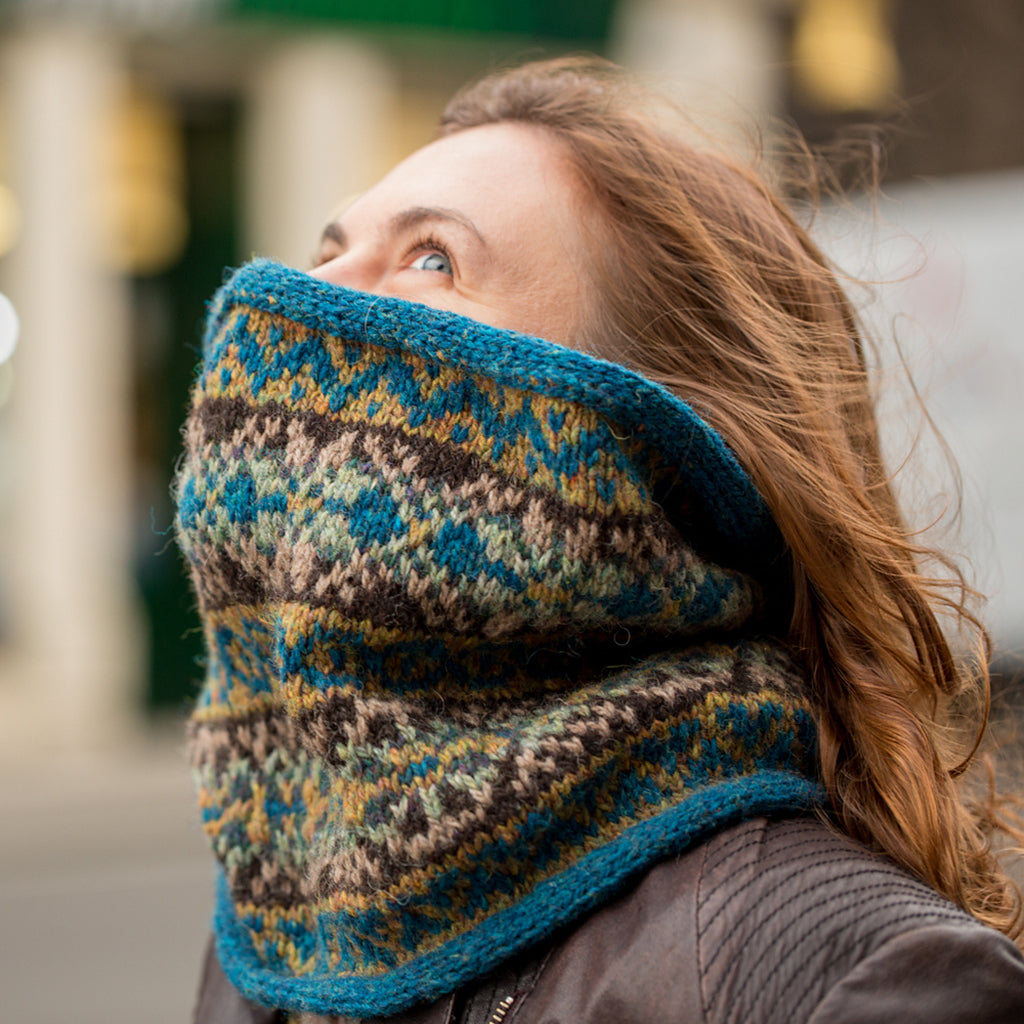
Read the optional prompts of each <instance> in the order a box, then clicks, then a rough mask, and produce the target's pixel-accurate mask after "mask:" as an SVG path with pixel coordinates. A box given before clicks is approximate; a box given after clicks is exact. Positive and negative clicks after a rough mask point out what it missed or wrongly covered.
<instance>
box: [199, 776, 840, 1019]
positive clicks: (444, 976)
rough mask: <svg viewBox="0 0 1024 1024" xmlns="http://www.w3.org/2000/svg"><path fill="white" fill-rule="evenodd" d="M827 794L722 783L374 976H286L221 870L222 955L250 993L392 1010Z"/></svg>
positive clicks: (758, 782)
mask: <svg viewBox="0 0 1024 1024" xmlns="http://www.w3.org/2000/svg"><path fill="white" fill-rule="evenodd" d="M824 803H825V793H824V790H823V789H822V787H821V786H820V785H819V784H818V783H816V782H813V781H811V780H809V779H807V778H805V777H803V776H800V775H796V774H794V773H792V772H787V771H768V772H762V773H760V774H758V775H754V776H746V777H744V778H740V779H732V780H728V781H725V782H721V783H719V784H717V785H714V786H712V787H709V788H708V789H705V790H702V791H700V792H698V793H695V794H694V795H693V796H691V797H690V798H688V799H687V800H686V801H684V802H683V803H682V804H680V805H679V806H677V807H674V808H672V809H670V810H667V811H664V812H663V813H661V814H659V815H657V816H656V817H654V818H651V819H650V820H648V821H644V822H640V823H638V824H637V825H634V826H633V827H631V828H630V829H628V830H627V831H626V832H624V833H623V834H622V835H621V836H619V837H618V838H617V839H615V840H613V841H611V842H610V843H608V844H607V845H605V846H603V847H601V848H600V849H598V850H594V851H593V852H592V853H590V854H588V855H587V856H586V857H584V858H583V859H582V860H580V861H578V862H576V863H575V864H573V865H572V866H571V867H569V868H566V870H564V871H562V872H561V873H560V874H558V875H555V876H554V877H552V878H549V879H547V880H546V881H544V882H541V883H540V884H539V885H538V886H537V888H536V889H535V890H533V892H531V893H530V894H529V895H528V896H526V897H525V898H524V899H523V900H521V901H520V902H519V903H517V904H516V905H515V906H514V907H510V908H508V909H506V910H504V911H501V912H499V913H497V914H495V915H494V916H493V917H491V918H488V919H487V920H485V921H483V922H482V923H481V924H479V925H478V926H477V927H476V928H474V929H473V930H472V931H471V932H469V933H467V934H464V935H460V936H459V937H458V938H455V939H453V940H451V941H450V942H449V943H447V944H446V945H444V946H442V947H441V948H439V949H436V950H432V951H431V952H429V953H425V954H423V955H421V956H419V957H417V958H416V959H415V960H412V961H410V962H409V963H407V964H404V965H402V966H401V967H398V968H395V969H393V970H391V971H389V972H387V973H386V974H384V975H381V976H379V977H376V978H365V977H324V976H322V975H321V976H305V977H298V978H294V977H293V978H285V977H281V976H280V975H277V974H275V973H274V972H272V971H269V970H267V969H266V968H265V967H264V966H263V963H262V961H261V960H260V959H259V957H258V955H257V953H256V951H255V949H254V948H253V945H252V942H251V940H250V939H249V937H248V935H247V934H246V932H245V929H244V928H243V926H242V925H241V924H240V923H239V922H238V920H237V918H236V916H235V910H234V904H233V902H232V900H231V894H230V892H229V891H228V888H227V884H226V882H225V880H224V877H223V874H220V873H219V874H218V881H217V899H216V910H215V914H214V930H215V935H216V942H217V953H218V957H219V959H220V962H221V965H222V967H223V969H224V972H225V974H226V975H227V977H228V978H229V979H230V981H231V983H232V984H233V985H234V986H235V987H236V988H237V989H238V990H239V991H240V992H242V993H243V994H244V995H245V996H246V997H247V998H249V999H251V1000H252V1001H253V1002H256V1003H260V1004H263V1005H265V1006H271V1007H275V1008H284V1009H288V1010H300V1011H305V1012H308V1013H319V1014H344V1015H347V1016H352V1017H379V1016H388V1015H391V1014H395V1013H398V1012H399V1011H402V1010H405V1009H408V1008H409V1007H411V1006H414V1005H416V1004H417V1003H424V1002H430V1001H433V1000H435V999H438V998H440V997H441V996H443V995H445V994H447V993H449V992H452V991H454V990H456V989H457V988H459V987H460V986H462V985H464V984H466V983H467V982H469V981H471V980H472V979H474V978H478V977H481V976H482V975H484V974H486V973H487V972H488V971H490V970H492V969H493V968H495V967H497V966H498V965H499V964H501V963H502V962H504V961H505V960H507V959H509V958H510V957H512V956H514V955H515V954H516V953H519V952H521V951H523V950H525V949H527V948H529V947H530V946H532V945H535V944H536V943H538V942H540V941H541V940H543V939H545V938H547V937H548V936H550V935H551V934H553V933H554V932H555V931H556V930H557V929H558V928H560V927H562V926H563V925H566V924H569V923H571V922H572V921H575V920H577V919H578V918H580V917H581V916H582V915H584V914H586V913H587V912H589V911H591V910H593V909H595V908H596V907H599V906H600V905H601V904H602V903H606V902H608V901H609V900H610V899H611V898H612V897H614V896H615V894H616V893H617V892H618V891H619V890H620V889H622V888H624V887H625V886H626V885H627V884H628V883H629V882H630V881H632V880H633V879H634V878H636V877H637V876H638V875H640V874H641V873H642V872H643V871H645V870H646V869H648V868H650V867H652V866H653V865H654V864H655V863H657V862H658V861H660V860H664V859H665V858H666V857H670V856H673V855H677V854H679V853H682V852H683V851H684V850H686V849H687V848H688V847H690V846H692V845H694V844H695V843H696V842H698V841H700V840H702V839H704V838H707V837H708V836H710V835H711V834H713V833H714V832H716V831H719V830H720V829H722V828H724V827H726V826H728V825H730V824H733V823H734V822H737V821H741V820H743V819H746V818H750V817H753V816H755V815H758V814H776V815H786V814H792V813H795V812H801V811H803V812H806V811H809V810H811V809H813V808H815V807H818V806H823V805H824Z"/></svg>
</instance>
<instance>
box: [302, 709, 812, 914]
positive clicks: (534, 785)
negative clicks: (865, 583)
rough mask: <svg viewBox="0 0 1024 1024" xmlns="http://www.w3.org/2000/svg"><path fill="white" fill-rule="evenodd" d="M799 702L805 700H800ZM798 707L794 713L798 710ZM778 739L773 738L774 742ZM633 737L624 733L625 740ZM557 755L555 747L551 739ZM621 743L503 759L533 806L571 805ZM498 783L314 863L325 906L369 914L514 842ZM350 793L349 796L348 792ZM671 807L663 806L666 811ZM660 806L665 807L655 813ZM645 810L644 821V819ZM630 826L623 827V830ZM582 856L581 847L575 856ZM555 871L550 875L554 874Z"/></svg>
mask: <svg viewBox="0 0 1024 1024" xmlns="http://www.w3.org/2000/svg"><path fill="white" fill-rule="evenodd" d="M782 696H783V694H781V693H780V692H779V691H776V690H770V691H767V692H761V693H754V694H751V695H750V698H751V700H753V701H757V700H762V701H763V700H779V699H781V698H782ZM798 707H799V705H798ZM714 713H715V701H714V700H713V699H712V695H708V697H706V698H705V701H704V702H703V704H700V705H698V706H697V707H696V708H694V710H693V715H692V717H694V718H698V719H702V720H704V721H705V723H706V724H711V722H712V720H713V717H714ZM792 713H793V712H792V710H790V711H789V712H788V715H789V718H790V719H791V717H792ZM671 724H674V723H666V722H663V721H659V722H655V723H653V724H652V725H651V726H650V727H649V728H647V729H645V730H643V731H642V732H640V733H637V734H636V735H635V736H631V737H629V738H628V739H629V740H630V741H633V740H636V741H643V740H644V739H648V738H651V737H654V736H657V735H658V733H659V732H661V731H662V730H664V729H665V728H667V727H669V726H670V725H671ZM769 739H770V738H766V740H765V742H766V743H767V742H768V741H769ZM625 741H626V738H625V737H621V738H620V742H625ZM719 741H720V743H721V744H722V747H723V750H724V751H725V752H727V753H732V754H733V755H734V756H735V757H736V758H737V759H746V760H750V759H751V756H752V755H751V752H750V750H749V749H748V748H747V747H746V745H745V744H744V743H743V742H742V741H741V740H736V741H735V743H733V744H730V743H729V741H728V740H727V739H726V738H725V737H720V738H719ZM548 753H549V754H553V753H555V751H554V750H553V749H551V747H550V745H549V749H548ZM620 754H621V750H620V749H619V746H618V745H617V744H616V745H612V746H609V747H608V748H607V749H605V750H603V751H602V752H600V753H599V754H597V755H595V756H593V757H592V758H590V759H589V760H587V761H586V762H585V763H583V764H581V765H580V766H579V767H578V769H577V771H575V772H569V773H567V772H565V771H563V770H560V769H559V767H558V766H557V764H553V763H552V761H553V760H554V758H550V759H545V758H538V759H537V760H536V761H535V762H534V764H533V765H532V766H529V763H528V762H524V761H523V760H522V759H519V758H514V757H513V758H509V759H507V760H506V762H505V763H504V764H503V765H502V769H503V771H508V772H509V773H510V774H512V773H515V776H516V781H518V782H522V783H523V797H522V801H521V803H520V804H519V807H520V808H522V807H529V808H530V809H531V810H533V809H536V810H547V809H551V810H554V811H556V812H557V811H558V810H560V809H562V808H565V807H566V805H565V797H566V795H567V794H568V793H569V792H570V791H571V789H572V788H573V787H574V786H575V785H577V784H578V783H580V782H584V781H586V780H587V779H589V778H592V777H593V775H594V773H596V772H598V771H599V770H600V769H601V768H602V767H603V766H604V765H606V764H607V763H609V762H610V761H614V760H615V758H617V757H618V756H620ZM528 766H529V767H536V768H538V769H539V770H540V772H541V773H542V775H543V781H541V780H540V779H537V780H535V779H532V778H528V777H525V776H524V772H523V769H524V768H527V769H528ZM648 771H649V776H650V778H651V779H652V781H654V782H655V783H656V784H657V785H658V786H659V787H662V788H666V789H668V790H670V791H672V790H673V789H679V781H680V776H678V775H677V774H672V773H668V772H666V771H665V770H663V769H661V768H660V767H657V766H649V767H648ZM493 789H494V787H493V785H492V786H490V787H487V788H486V790H485V791H484V792H483V793H482V799H481V803H480V806H479V807H474V808H471V809H470V810H468V811H466V812H464V813H462V814H460V815H453V816H450V817H448V818H446V819H444V821H437V822H431V827H430V829H429V830H428V832H427V833H424V834H421V835H419V836H415V837H412V838H411V839H409V840H407V841H405V842H403V841H402V840H401V838H400V837H398V836H394V837H392V838H391V839H390V840H389V841H388V842H387V843H386V844H385V845H384V846H383V847H378V848H376V849H374V848H372V847H367V846H366V845H365V844H363V843H360V844H359V845H358V847H356V848H355V849H353V848H352V847H351V846H350V845H349V844H346V849H345V851H344V856H342V857H334V858H331V857H328V858H325V859H323V860H321V861H319V862H316V861H314V862H311V864H310V870H311V872H313V874H314V877H316V878H318V880H319V885H318V887H317V888H318V891H319V892H320V893H321V894H322V899H323V904H322V905H323V906H324V907H325V909H328V910H330V911H338V910H340V911H345V912H353V913H362V912H364V911H366V910H368V909H370V908H374V907H376V908H379V909H383V908H385V907H386V906H388V905H389V904H390V905H393V902H394V901H396V900H404V899H407V898H408V896H409V895H410V894H413V893H417V892H423V891H425V889H426V888H427V887H428V886H429V885H430V884H431V883H432V881H433V879H434V878H435V877H436V876H437V875H439V874H443V873H444V872H446V871H448V870H451V869H452V868H460V867H463V868H468V867H469V866H470V864H469V859H468V858H470V857H471V856H473V854H472V852H469V853H467V851H472V850H474V849H479V847H480V846H483V845H486V844H488V843H491V842H495V841H499V840H503V839H504V840H507V841H511V840H513V839H515V838H516V837H517V836H518V835H519V831H520V830H519V823H518V822H517V821H516V820H515V818H506V819H503V820H502V821H500V822H495V821H494V820H493V814H492V813H490V808H489V807H488V806H487V803H486V798H487V797H489V796H491V795H492V793H493ZM340 798H341V799H344V797H340ZM660 810H664V807H659V808H658V811H660ZM655 813H657V811H656V812H655ZM642 817H643V815H642V814H641V815H639V817H638V818H637V820H640V819H642ZM624 827H625V826H621V827H620V826H615V827H614V829H613V831H615V832H616V834H617V833H618V832H619V831H621V830H623V829H624ZM453 829H459V830H466V831H460V833H459V839H460V840H461V841H460V842H457V843H455V842H452V841H451V840H452V832H451V831H450V830H453ZM605 841H607V835H606V836H605V837H604V838H603V839H601V838H599V839H597V840H596V842H597V844H598V845H600V844H601V843H602V842H605ZM577 857H578V852H577V853H575V854H573V855H572V859H576V858H577ZM553 873H555V872H554V870H551V871H546V872H545V874H546V875H548V874H553Z"/></svg>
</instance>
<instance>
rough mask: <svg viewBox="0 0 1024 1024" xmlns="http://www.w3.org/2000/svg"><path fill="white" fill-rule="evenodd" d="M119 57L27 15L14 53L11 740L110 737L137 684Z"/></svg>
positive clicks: (44, 742) (8, 54) (9, 60)
mask: <svg viewBox="0 0 1024 1024" xmlns="http://www.w3.org/2000/svg"><path fill="white" fill-rule="evenodd" d="M119 57H120V55H119V53H118V52H117V50H116V48H115V47H114V46H113V45H112V44H109V43H108V42H107V41H105V40H104V39H103V38H102V37H101V36H99V35H97V34H94V33H92V32H90V31H87V30H84V29H82V30H75V29H72V28H60V27H57V26H54V27H52V28H47V29H43V28H38V29H35V30H26V31H25V33H24V34H22V35H20V36H14V37H13V38H9V39H8V41H7V43H6V45H5V47H4V51H3V65H4V71H5V77H6V83H5V84H6V87H7V88H6V92H7V97H8V110H9V115H10V122H9V123H10V130H11V141H12V145H11V149H12V158H13V159H12V168H11V178H12V180H11V186H12V189H13V191H14V193H15V195H16V196H17V198H18V200H19V202H20V204H21V208H22V213H23V224H24V230H23V233H22V237H21V239H20V241H19V242H18V244H17V245H16V247H15V248H14V250H13V251H12V252H11V254H10V256H9V257H8V258H7V266H6V267H5V270H6V274H5V282H6V284H7V287H8V289H9V294H10V296H11V298H12V300H13V301H14V303H15V305H16V307H17V309H18V311H19V313H20V315H21V321H22V337H21V343H20V346H19V349H18V352H17V353H16V355H15V357H14V360H15V361H14V371H15V385H14V394H13V398H12V401H11V407H10V409H9V410H8V412H9V414H10V416H11V427H12V429H11V435H12V438H13V444H12V447H13V449H14V453H13V455H14V460H15V465H14V466H13V467H12V468H13V474H14V478H15V486H14V492H15V498H14V505H15V507H14V508H13V509H12V515H11V520H10V522H11V525H12V530H11V535H10V536H8V537H5V538H4V542H5V545H6V547H7V561H8V564H9V566H10V574H9V575H10V576H11V577H13V578H12V579H11V580H9V582H11V583H12V586H13V600H12V601H11V619H12V637H11V644H10V648H11V654H12V656H13V658H14V664H13V669H12V672H10V673H8V675H13V676H14V678H13V679H10V678H8V679H5V680H4V682H3V685H2V686H0V701H2V705H3V706H2V720H0V739H2V742H3V744H4V752H5V753H12V754H14V755H17V754H18V752H19V751H22V750H23V749H25V748H32V749H33V750H34V751H35V752H44V753H50V752H56V751H57V750H63V751H68V750H79V751H80V750H85V749H91V748H96V747H101V746H103V745H104V744H106V743H108V742H109V741H110V740H111V739H112V738H113V737H115V736H117V735H119V734H121V733H122V731H123V729H124V726H125V724H126V722H127V721H129V720H130V716H131V713H132V711H133V710H135V709H134V707H133V704H134V702H135V701H136V700H137V699H138V698H137V696H136V691H137V688H138V686H139V683H140V680H139V678H138V648H139V644H138V638H137V633H136V628H137V620H136V618H135V616H134V614H133V611H134V608H133V601H132V587H131V575H130V561H129V559H130V549H131V543H130V538H131V527H130V522H131V519H130V502H131V491H130V477H129V472H130V471H129V450H130V449H129V445H130V437H129V429H130V420H129V408H130V385H129V380H130V377H129V374H130V365H129V359H130V353H129V347H128V317H127V313H128V307H127V302H128V296H127V292H126V288H125V284H124V282H123V281H122V280H121V279H120V278H119V277H118V276H117V275H116V274H114V273H113V272H112V271H108V270H107V269H105V268H104V262H103V258H104V244H103V243H104V228H105V224H104V212H103V198H104V196H103V188H102V186H103V174H104V166H103V165H104V160H105V158H106V151H105V144H106V142H107V139H108V131H109V129H110V123H109V120H110V113H111V110H112V106H113V97H114V94H115V89H116V87H117V85H118V82H119V80H118V78H117V69H118V67H119V63H120V61H119Z"/></svg>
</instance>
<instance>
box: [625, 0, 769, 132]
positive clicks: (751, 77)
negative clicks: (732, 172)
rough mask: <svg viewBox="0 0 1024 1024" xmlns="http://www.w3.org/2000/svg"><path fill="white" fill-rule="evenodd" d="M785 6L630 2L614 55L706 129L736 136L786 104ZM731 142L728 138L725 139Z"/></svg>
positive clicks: (744, 1) (722, 0) (749, 0)
mask: <svg viewBox="0 0 1024 1024" xmlns="http://www.w3.org/2000/svg"><path fill="white" fill-rule="evenodd" d="M778 6H779V4H778V0H623V2H622V3H621V5H620V6H619V8H618V14H617V19H616V24H615V25H614V27H613V33H612V39H611V52H612V57H613V58H614V59H615V60H617V61H619V62H620V63H622V64H624V65H625V66H626V67H629V68H632V69H633V70H634V71H638V72H640V73H641V74H642V75H644V76H647V77H648V79H649V80H650V81H651V84H652V85H653V86H654V87H655V88H657V89H658V90H659V91H661V92H662V93H664V94H666V95H668V96H669V97H671V98H672V99H673V100H675V101H676V102H677V103H679V104H680V106H681V107H682V108H683V109H684V110H685V111H686V112H687V113H688V114H689V115H691V116H692V117H693V118H694V120H695V122H696V123H697V124H698V125H699V126H700V127H701V128H706V129H710V130H711V131H712V132H713V133H714V134H716V135H718V136H721V135H723V134H724V135H725V136H727V137H732V138H737V137H740V136H742V134H743V131H744V128H745V127H746V125H747V124H749V122H750V120H751V118H753V119H754V120H755V121H762V120H763V119H764V118H765V116H771V115H774V114H777V113H778V112H779V111H780V109H781V105H782V74H783V61H784V59H785V49H784V40H782V39H781V38H780V35H779V32H778V30H777V25H776V17H775V15H776V12H777V9H778ZM726 141H728V138H727V139H726Z"/></svg>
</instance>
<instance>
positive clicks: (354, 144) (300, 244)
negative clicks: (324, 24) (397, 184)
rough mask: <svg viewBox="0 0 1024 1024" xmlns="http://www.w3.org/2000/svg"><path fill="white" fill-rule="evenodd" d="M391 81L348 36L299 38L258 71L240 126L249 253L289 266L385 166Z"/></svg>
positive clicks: (382, 64) (383, 64)
mask: <svg viewBox="0 0 1024 1024" xmlns="http://www.w3.org/2000/svg"><path fill="white" fill-rule="evenodd" d="M396 94H397V85H396V83H395V80H394V76H393V73H392V70H391V68H390V66H389V64H388V62H387V61H386V60H385V58H383V57H382V56H381V55H380V54H378V53H377V52H376V51H375V50H373V49H372V48H371V47H369V46H368V45H365V44H362V43H360V42H358V41H355V40H351V39H348V38H344V37H327V38H324V37H323V36H319V37H315V38H314V37H301V36H300V37H295V38H293V39H291V40H288V41H286V42H285V43H283V44H282V45H281V46H279V47H278V48H276V49H275V50H274V51H273V52H272V53H271V54H270V55H269V57H268V59H267V60H266V61H265V62H263V63H261V64H260V65H259V67H258V68H256V69H255V74H254V75H253V78H252V85H251V88H250V90H249V95H248V107H247V111H246V125H245V137H246V141H245V157H244V159H245V174H246V179H247V181H246V209H245V222H246V226H247V238H246V248H247V250H248V251H250V252H252V253H256V254H259V255H261V256H270V257H273V258H274V259H278V260H281V261H282V262H284V263H289V264H292V265H294V266H299V267H304V266H306V265H307V264H308V262H309V259H310V257H311V256H313V255H314V253H315V250H316V246H317V242H318V240H319V238H320V232H321V231H322V230H323V227H324V224H326V222H327V219H328V217H329V216H330V214H332V213H333V212H334V211H335V210H336V209H337V207H338V205H339V204H340V203H341V202H343V201H344V200H346V199H348V198H350V197H351V196H352V195H353V194H354V193H356V192H359V191H362V190H363V189H365V188H367V187H368V186H369V185H371V184H373V182H374V181H375V180H376V178H377V177H378V176H379V175H380V174H381V173H382V172H383V171H384V170H386V168H385V167H383V166H382V163H383V159H384V155H385V154H386V153H387V152H388V151H389V150H388V146H387V133H388V132H389V131H390V130H391V129H390V126H391V124H392V122H393V119H394V112H395V108H396V105H397V101H396Z"/></svg>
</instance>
